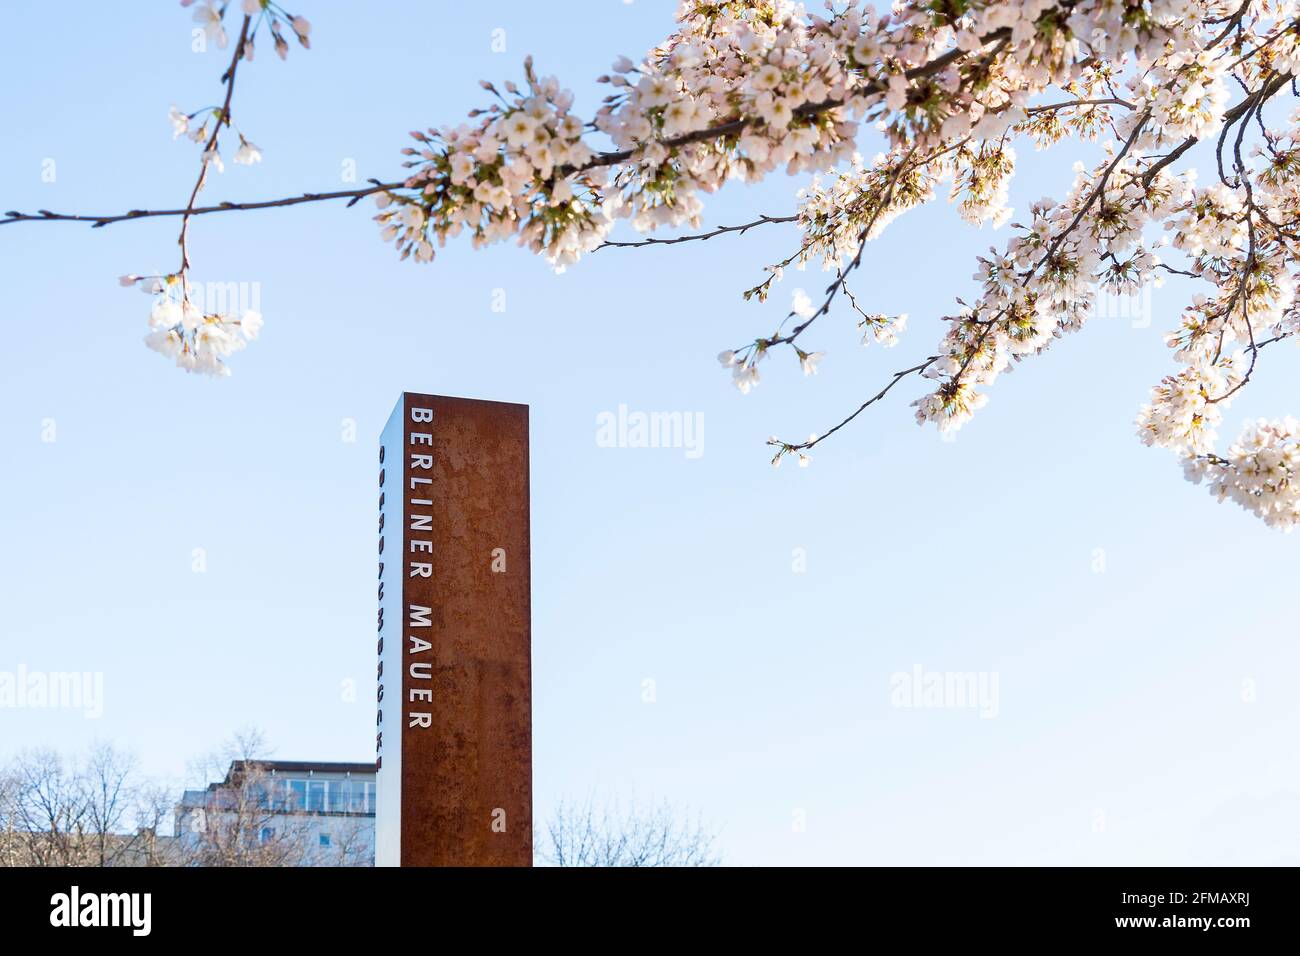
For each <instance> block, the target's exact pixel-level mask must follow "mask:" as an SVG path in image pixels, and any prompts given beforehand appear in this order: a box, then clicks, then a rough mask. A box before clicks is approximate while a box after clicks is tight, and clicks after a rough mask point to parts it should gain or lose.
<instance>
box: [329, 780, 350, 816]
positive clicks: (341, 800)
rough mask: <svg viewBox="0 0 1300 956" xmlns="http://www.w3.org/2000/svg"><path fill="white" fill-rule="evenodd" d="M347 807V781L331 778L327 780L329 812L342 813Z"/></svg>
mask: <svg viewBox="0 0 1300 956" xmlns="http://www.w3.org/2000/svg"><path fill="white" fill-rule="evenodd" d="M347 808H348V782H347V781H346V780H331V781H330V782H329V806H328V807H327V809H328V810H329V811H330V812H331V813H342V812H343V811H344V810H346V809H347Z"/></svg>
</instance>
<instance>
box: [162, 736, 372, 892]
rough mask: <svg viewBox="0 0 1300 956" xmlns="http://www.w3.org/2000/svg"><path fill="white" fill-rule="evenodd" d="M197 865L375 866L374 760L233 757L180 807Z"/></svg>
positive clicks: (179, 832) (180, 824) (180, 840)
mask: <svg viewBox="0 0 1300 956" xmlns="http://www.w3.org/2000/svg"><path fill="white" fill-rule="evenodd" d="M175 826H176V843H177V849H178V852H179V853H180V855H181V856H182V857H183V859H184V861H185V862H188V863H191V864H192V865H196V866H222V865H230V866H373V865H374V861H375V765H374V764H372V763H324V762H322V763H314V762H309V761H297V760H255V761H249V760H236V761H233V762H232V763H231V764H230V767H229V769H228V770H227V771H226V775H225V777H224V778H223V779H222V780H220V781H217V782H214V783H210V784H208V787H207V789H205V790H186V791H185V792H184V794H182V796H181V801H180V804H179V805H178V806H177V807H176V823H175Z"/></svg>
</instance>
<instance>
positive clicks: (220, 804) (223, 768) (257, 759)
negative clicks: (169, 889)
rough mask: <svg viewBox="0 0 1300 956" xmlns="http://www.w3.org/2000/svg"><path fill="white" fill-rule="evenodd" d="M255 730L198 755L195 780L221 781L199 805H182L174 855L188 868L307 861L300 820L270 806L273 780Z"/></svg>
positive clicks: (260, 737)
mask: <svg viewBox="0 0 1300 956" xmlns="http://www.w3.org/2000/svg"><path fill="white" fill-rule="evenodd" d="M268 756H269V748H268V747H267V743H266V738H265V736H264V735H263V734H262V732H261V731H260V730H256V729H246V730H242V731H239V732H238V733H236V734H235V735H234V736H233V737H232V738H231V739H230V741H229V742H227V743H226V744H225V745H224V746H223V747H221V748H219V749H218V750H216V751H214V752H213V753H211V754H209V755H207V756H206V757H204V758H202V759H201V760H200V761H199V762H198V763H196V764H195V766H194V769H195V771H196V772H197V773H198V774H199V775H200V779H214V778H215V779H220V780H221V783H220V784H214V785H211V786H209V787H208V789H207V791H206V792H205V795H204V798H203V800H202V802H201V804H200V805H198V806H194V807H184V808H182V817H181V820H180V821H179V825H180V827H181V828H182V830H183V832H180V833H178V834H177V838H178V844H179V851H178V852H179V856H180V860H179V862H181V863H182V864H184V865H189V866H299V865H302V864H303V863H305V862H307V850H306V840H305V835H306V834H305V831H304V829H303V828H304V826H305V821H301V820H298V819H296V818H295V817H293V816H292V815H287V814H284V813H277V812H275V809H274V800H275V799H276V796H277V795H276V781H275V780H274V779H273V777H272V776H271V774H270V773H269V772H268V771H267V770H266V768H265V761H266V759H267V757H268Z"/></svg>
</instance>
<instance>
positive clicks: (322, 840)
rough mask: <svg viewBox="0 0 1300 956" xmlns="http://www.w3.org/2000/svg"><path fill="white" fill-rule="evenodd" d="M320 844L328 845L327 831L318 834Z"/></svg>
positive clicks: (328, 836)
mask: <svg viewBox="0 0 1300 956" xmlns="http://www.w3.org/2000/svg"><path fill="white" fill-rule="evenodd" d="M320 845H321V846H329V845H330V835H329V834H328V833H322V834H321V835H320Z"/></svg>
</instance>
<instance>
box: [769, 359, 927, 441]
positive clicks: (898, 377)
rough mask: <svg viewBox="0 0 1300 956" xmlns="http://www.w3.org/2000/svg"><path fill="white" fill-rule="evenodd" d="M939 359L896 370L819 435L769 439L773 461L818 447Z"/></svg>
mask: <svg viewBox="0 0 1300 956" xmlns="http://www.w3.org/2000/svg"><path fill="white" fill-rule="evenodd" d="M937 361H939V356H938V355H931V356H930V357H929V358H927V359H926V360H925V361H924V362H921V363H920V364H919V365H913V366H912V367H911V368H905V369H902V370H901V371H898V372H895V373H894V375H893V377H892V378H890V380H889V381H888V382H887V383H886V384H885V387H884V388H882V389H881V390H880V391H878V392H876V394H875V395H872V396H871V397H870V398H868V399H867V400H866V401H865V402H863V403H862V404H861V405H859V406H858V407H857V409H855V410H854V411H853V413H852V414H850V415H847V416H845V418H844V419H843V420H842V421H840V422H839V424H837V425H834V426H832V427H831V428H828V429H826V431H824V432H822V433H821V434H820V435H817V436H815V437H813V438H809V439H808V440H807V441H805V442H800V443H798V444H792V443H790V442H784V441H781V440H780V439H778V438H771V439H768V442H767V443H768V444H769V445H772V446H774V447H775V448H777V453H776V455H775V456H774V457H773V458H772V463H773V464H776V463H777V462H778V461H780V459H781V457H782V456H783V455H787V454H789V453H791V452H796V453H797V452H803V451H808V450H809V449H811V448H814V447H816V446H817V445H818V444H819V443H821V442H823V441H825V440H826V439H827V438H830V437H831V436H832V435H834V434H835V433H836V432H837V431H839V430H840V429H841V428H843V427H844V426H845V425H847V424H848V423H849V422H851V421H853V419H855V418H857V417H858V416H859V415H861V414H862V413H863V412H865V411H866V410H867V409H868V408H870V407H871V406H872V405H874V404H875V403H876V402H878V401H880V400H881V399H882V398H884V397H885V396H886V395H888V394H889V392H890V390H891V389H892V388H893V387H894V386H895V385H897V384H898V383H899V382H901V381H902V380H903V379H905V378H907V377H908V376H909V375H917V374H920V373H921V372H924V371H925V370H926V369H928V368H929V367H930V366H931V365H933V364H934V363H935V362H937ZM800 457H801V458H805V459H806V457H807V456H800Z"/></svg>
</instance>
